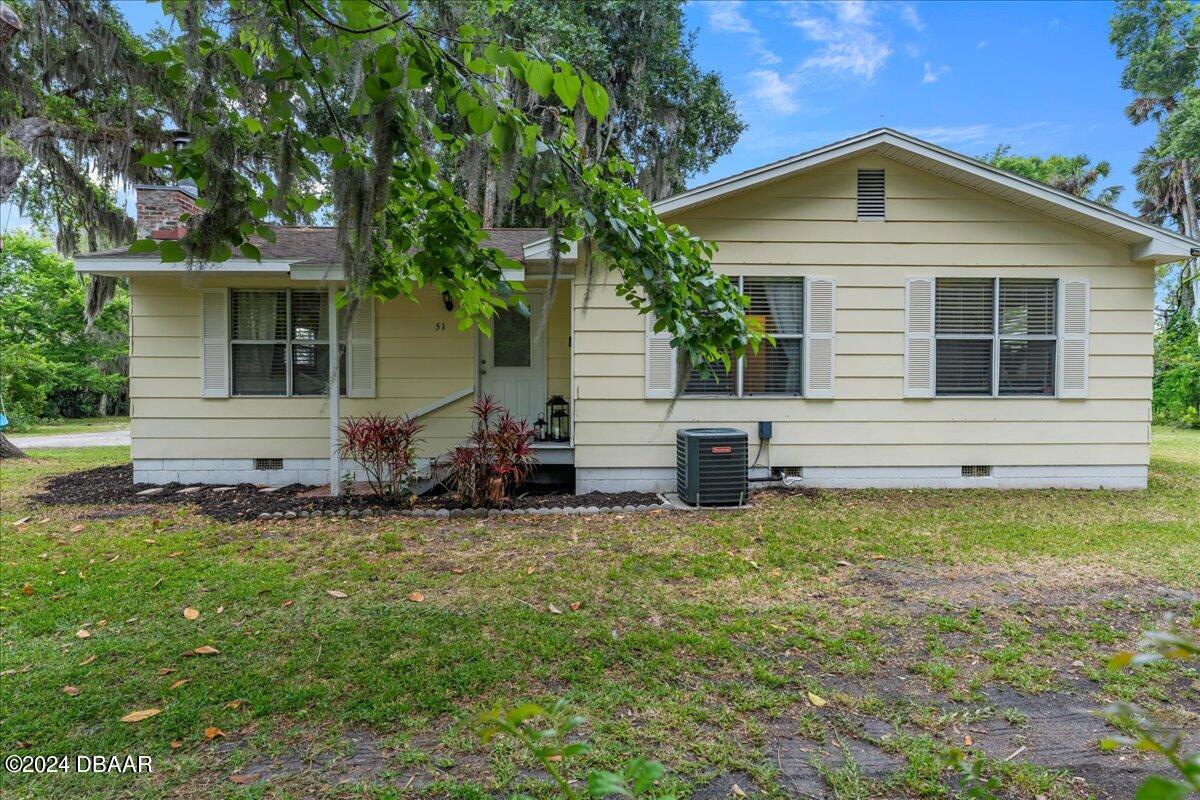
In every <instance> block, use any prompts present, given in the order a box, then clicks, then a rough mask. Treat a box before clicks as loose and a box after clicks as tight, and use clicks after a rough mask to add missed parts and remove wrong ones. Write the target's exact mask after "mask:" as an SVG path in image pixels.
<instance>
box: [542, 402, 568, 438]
mask: <svg viewBox="0 0 1200 800" xmlns="http://www.w3.org/2000/svg"><path fill="white" fill-rule="evenodd" d="M546 415H547V416H548V417H549V418H550V436H549V438H550V441H552V442H565V441H567V440H569V439H570V438H571V428H570V426H569V425H568V424H567V422H568V420H570V416H569V415H568V414H567V401H566V399H565V398H564V397H563V396H562V395H561V394H556V395H554V397H551V398H550V399H549V400H547V401H546Z"/></svg>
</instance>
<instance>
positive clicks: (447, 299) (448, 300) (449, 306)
mask: <svg viewBox="0 0 1200 800" xmlns="http://www.w3.org/2000/svg"><path fill="white" fill-rule="evenodd" d="M442 305H444V306H445V307H446V310H447V311H453V310H454V298H453V297H451V296H450V293H449V292H442Z"/></svg>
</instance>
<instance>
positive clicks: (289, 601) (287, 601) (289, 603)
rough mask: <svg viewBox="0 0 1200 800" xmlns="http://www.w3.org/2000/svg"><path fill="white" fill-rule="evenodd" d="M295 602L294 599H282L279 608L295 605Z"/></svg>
mask: <svg viewBox="0 0 1200 800" xmlns="http://www.w3.org/2000/svg"><path fill="white" fill-rule="evenodd" d="M295 603H296V601H295V600H284V601H283V605H282V606H281V608H287V607H288V606H291V605H295Z"/></svg>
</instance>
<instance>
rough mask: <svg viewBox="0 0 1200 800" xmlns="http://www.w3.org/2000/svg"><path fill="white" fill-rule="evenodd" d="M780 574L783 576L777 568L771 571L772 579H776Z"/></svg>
mask: <svg viewBox="0 0 1200 800" xmlns="http://www.w3.org/2000/svg"><path fill="white" fill-rule="evenodd" d="M782 574H783V570H781V569H780V568H779V567H776V568H775V569H773V570H771V577H772V578H778V577H779V576H780V575H782Z"/></svg>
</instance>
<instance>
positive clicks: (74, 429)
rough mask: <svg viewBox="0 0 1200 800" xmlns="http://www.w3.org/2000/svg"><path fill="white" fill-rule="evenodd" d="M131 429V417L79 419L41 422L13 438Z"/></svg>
mask: <svg viewBox="0 0 1200 800" xmlns="http://www.w3.org/2000/svg"><path fill="white" fill-rule="evenodd" d="M128 427H129V417H79V418H78V419H51V420H39V421H38V422H37V423H35V424H34V425H31V426H30V427H29V428H27V429H25V430H23V431H21V432H19V433H13V434H12V435H13V436H49V435H51V434H63V433H100V432H102V431H121V430H125V429H126V428H128Z"/></svg>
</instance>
